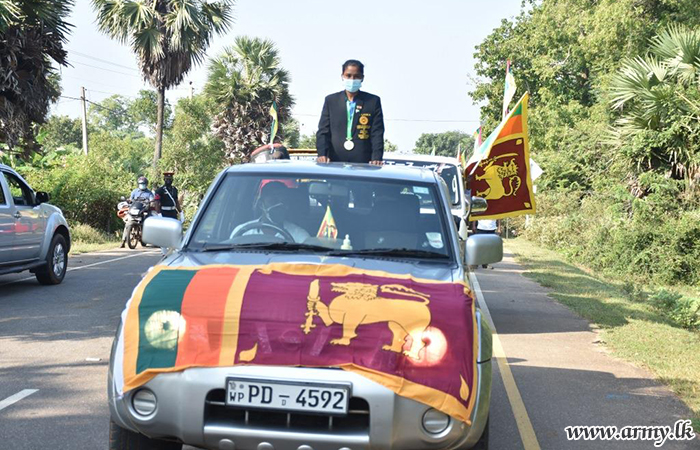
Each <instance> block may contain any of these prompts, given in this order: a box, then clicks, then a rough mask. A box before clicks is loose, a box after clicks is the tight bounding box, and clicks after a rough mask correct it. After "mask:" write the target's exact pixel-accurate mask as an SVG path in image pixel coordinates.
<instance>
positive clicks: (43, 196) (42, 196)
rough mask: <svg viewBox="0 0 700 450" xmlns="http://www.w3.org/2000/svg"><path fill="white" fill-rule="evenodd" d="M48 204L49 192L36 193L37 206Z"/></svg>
mask: <svg viewBox="0 0 700 450" xmlns="http://www.w3.org/2000/svg"><path fill="white" fill-rule="evenodd" d="M48 202H49V194H48V192H43V191H39V192H37V193H36V204H37V205H40V204H42V203H48Z"/></svg>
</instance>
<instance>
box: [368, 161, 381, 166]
mask: <svg viewBox="0 0 700 450" xmlns="http://www.w3.org/2000/svg"><path fill="white" fill-rule="evenodd" d="M369 163H370V164H371V165H373V166H382V165H384V161H370V162H369Z"/></svg>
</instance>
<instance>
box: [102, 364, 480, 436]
mask: <svg viewBox="0 0 700 450" xmlns="http://www.w3.org/2000/svg"><path fill="white" fill-rule="evenodd" d="M490 364H491V363H490V361H488V362H485V363H482V364H479V371H480V375H481V376H480V377H479V379H480V380H483V381H486V380H485V379H486V378H487V379H488V380H487V381H488V389H486V386H484V385H483V384H484V383H483V382H482V383H480V385H479V387H478V388H479V389H478V394H477V395H478V397H477V405H476V407H475V410H474V414H473V418H474V419H473V425H472V426H471V427H470V426H468V425H466V424H464V423H462V422H458V421H455V420H451V421H450V425H449V426H448V427H447V429H446V430H445V431H443V432H442V433H440V434H438V435H431V434H429V433H427V432H426V431H424V429H423V427H422V425H421V419H422V417H423V414H424V413H425V411H427V410H428V409H430V408H429V407H428V406H426V405H423V404H422V403H418V402H416V401H414V400H411V399H407V398H404V397H400V396H398V395H396V394H394V392H392V391H391V390H389V389H387V388H385V387H384V386H382V385H379V384H377V383H375V382H373V381H371V380H369V379H367V378H364V377H362V376H361V375H357V374H354V373H351V372H347V371H344V370H338V369H315V368H301V367H270V366H237V367H217V368H195V369H188V370H185V371H183V372H176V373H164V374H160V375H158V376H157V377H156V378H154V379H153V380H151V381H149V382H148V383H147V384H146V385H145V387H147V388H149V389H150V390H152V391H153V392H154V393H155V395H156V397H157V399H158V406H157V408H156V411H155V412H154V413H153V414H152V415H151V416H149V417H147V418H143V417H140V416H139V415H138V414H137V413H135V411H134V410H133V407H132V406H131V396H132V394H133V393H134V392H135V391H132V392H129V393H127V394H125V395H124V396H123V397H122V398H121V399H118V398H117V397H116V395H115V393H114V392H113V388H112V387H110V391H111V392H110V401H109V403H110V410H111V414H112V419H113V420H114V421H115V422H116V423H117V424H118V425H120V426H122V427H123V428H127V429H131V430H133V431H137V432H139V433H142V434H144V435H147V436H150V437H154V438H167V439H176V440H179V441H182V442H184V443H187V444H191V445H194V446H198V447H202V448H208V449H235V450H247V449H250V450H259V449H268V450H272V449H275V450H287V449H290V450H326V449H327V450H338V449H353V450H359V449H370V448H371V449H387V450H388V449H392V450H404V449H405V450H417V449H426V450H427V449H462V448H469V447H471V445H473V444H474V443H476V441H477V440H478V438H479V436H480V435H481V432H482V431H483V428H484V425H485V421H486V417H487V414H488V398H487V397H486V395H485V394H484V393H486V392H488V391H490V381H491V380H490V372H491V370H490ZM485 372H488V376H485V375H487V374H486V373H485ZM232 375H237V376H250V377H259V378H275V379H286V380H302V381H318V382H326V383H333V382H346V383H347V382H350V383H352V399H351V403H350V412H349V414H348V416H347V417H343V418H333V419H330V418H329V416H318V415H317V416H308V415H301V414H295V413H292V414H290V415H288V414H286V413H277V412H255V411H249V412H248V413H245V412H244V411H242V410H232V409H230V408H227V407H226V406H225V405H223V401H224V400H223V398H224V386H225V385H226V377H227V376H232ZM484 397H486V398H484ZM484 400H486V401H484ZM484 408H486V413H484Z"/></svg>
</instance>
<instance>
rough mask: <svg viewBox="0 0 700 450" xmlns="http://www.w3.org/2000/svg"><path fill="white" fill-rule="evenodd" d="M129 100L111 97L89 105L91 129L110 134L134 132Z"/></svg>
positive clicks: (123, 97) (134, 125)
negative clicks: (109, 132)
mask: <svg viewBox="0 0 700 450" xmlns="http://www.w3.org/2000/svg"><path fill="white" fill-rule="evenodd" d="M130 106H131V100H129V99H128V98H127V97H125V96H123V95H118V94H115V95H112V96H110V97H107V98H106V99H104V100H102V101H100V102H95V103H92V102H91V103H90V107H89V108H88V117H89V120H90V123H91V124H92V126H93V127H95V128H99V129H102V130H104V131H111V132H134V131H136V124H135V123H134V121H133V118H132V116H131V114H129V108H130Z"/></svg>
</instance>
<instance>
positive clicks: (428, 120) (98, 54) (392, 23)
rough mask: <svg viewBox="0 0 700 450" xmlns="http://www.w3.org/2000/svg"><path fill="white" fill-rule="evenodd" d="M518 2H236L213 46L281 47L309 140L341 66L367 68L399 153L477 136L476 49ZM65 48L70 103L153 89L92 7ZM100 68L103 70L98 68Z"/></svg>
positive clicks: (81, 11) (196, 73) (75, 17)
mask: <svg viewBox="0 0 700 450" xmlns="http://www.w3.org/2000/svg"><path fill="white" fill-rule="evenodd" d="M520 4H521V0H497V1H473V0H433V1H431V2H426V1H424V0H423V1H418V0H353V1H337V0H238V2H237V3H236V6H235V9H234V16H235V23H234V25H233V27H232V29H231V30H230V31H229V33H228V34H227V35H225V36H219V37H217V38H215V40H214V41H213V43H212V46H211V47H210V49H209V51H208V55H209V56H210V57H211V56H215V55H217V54H218V53H220V52H221V50H222V49H223V48H224V47H226V46H227V45H231V44H232V43H233V38H234V37H235V36H237V35H248V36H258V37H262V38H269V39H271V40H272V41H274V42H275V43H276V45H277V47H278V49H279V52H280V56H281V59H282V64H283V66H284V67H285V68H286V69H287V70H288V71H289V72H290V74H291V85H290V90H291V92H292V95H293V96H294V97H295V99H296V106H295V107H294V115H295V117H296V118H297V119H298V120H299V122H300V123H301V131H302V133H305V134H308V133H311V132H313V131H315V130H316V126H317V124H318V115H319V114H320V111H321V107H322V105H323V98H324V97H325V96H326V95H328V94H330V93H332V92H337V91H340V90H341V89H342V86H341V81H340V70H341V65H342V63H343V61H345V60H346V59H350V58H354V59H359V60H360V61H362V62H363V63H364V64H365V82H364V85H363V90H365V91H367V92H371V93H373V94H376V95H379V96H380V97H381V98H382V105H383V108H384V117H385V126H386V134H385V137H386V138H387V139H389V140H390V141H391V142H393V143H395V144H397V145H398V146H399V150H400V151H402V152H408V151H410V150H411V149H412V148H413V145H414V143H415V141H416V139H417V138H418V137H419V136H420V135H421V134H422V133H436V132H442V131H448V130H462V131H465V132H469V133H471V132H473V131H474V130H475V129H476V127H477V126H478V119H479V109H478V106H477V105H474V104H473V102H472V100H471V99H470V98H469V96H468V92H469V91H470V90H471V87H470V85H469V76H470V75H474V71H473V67H474V59H473V56H472V55H473V53H474V47H475V46H476V45H478V44H479V43H480V42H481V41H482V40H483V39H484V38H485V37H486V36H487V35H488V34H489V33H490V32H491V30H493V28H495V27H496V26H498V25H499V23H500V21H501V20H502V19H504V18H512V17H514V16H515V15H517V14H518V12H519V11H520ZM69 21H70V22H71V23H72V24H73V25H75V28H74V29H73V33H72V35H71V37H70V41H69V43H68V45H67V47H68V50H69V61H70V62H71V64H73V66H72V67H68V68H63V69H62V70H61V73H62V77H63V94H64V95H65V96H68V97H79V96H80V87H81V86H85V88H86V89H87V98H88V99H90V100H92V101H100V100H102V99H104V98H106V97H109V96H110V95H112V94H113V93H117V94H122V95H126V96H134V95H136V93H137V92H138V90H139V89H142V88H146V87H148V86H147V85H146V84H144V82H143V81H142V80H141V77H140V75H139V72H138V69H137V65H136V59H135V57H134V56H133V55H132V54H131V52H130V51H129V49H128V47H126V46H124V45H120V44H119V43H117V42H116V41H113V40H110V39H109V38H107V37H106V36H104V35H103V34H101V33H100V32H99V31H98V30H97V27H96V25H95V13H94V11H93V10H92V7H91V5H90V1H89V0H76V5H75V8H74V11H73V14H72V15H71V17H70V18H69ZM100 60H102V61H100ZM190 81H191V82H192V86H193V87H194V89H195V92H199V91H201V89H202V88H203V86H204V83H205V82H206V65H204V66H200V67H197V68H196V69H194V70H192V71H191V72H190V73H189V74H188V75H187V78H186V80H185V81H184V82H183V83H182V84H181V85H180V86H178V87H177V88H175V89H174V90H172V91H170V92H169V93H168V94H167V96H168V99H169V100H170V102H171V103H175V102H176V101H177V98H179V97H182V96H186V95H189V92H190V84H189V82H190ZM53 113H54V114H67V115H70V116H73V117H78V115H79V113H80V109H79V102H77V101H75V100H70V99H66V98H63V99H61V100H60V102H59V103H58V105H56V106H55V107H54V108H53Z"/></svg>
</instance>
